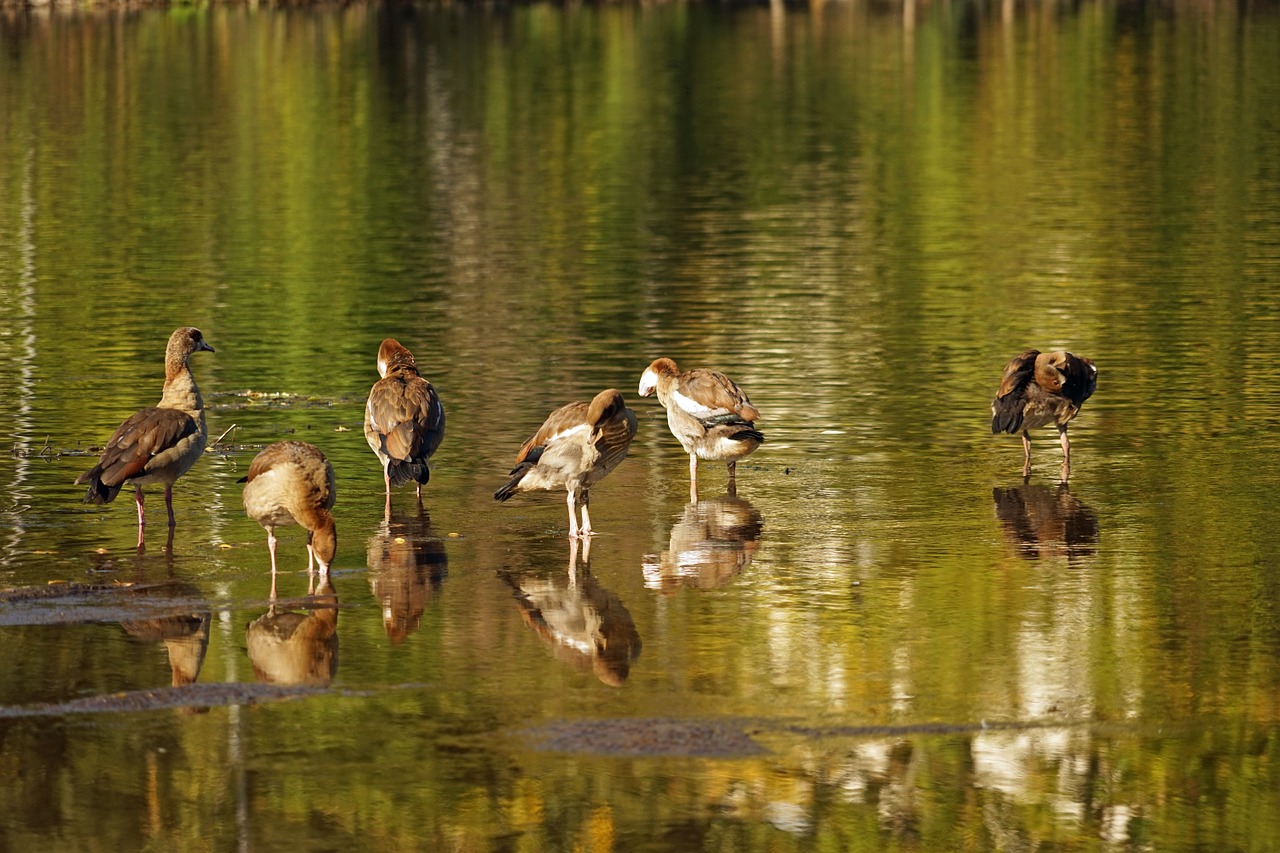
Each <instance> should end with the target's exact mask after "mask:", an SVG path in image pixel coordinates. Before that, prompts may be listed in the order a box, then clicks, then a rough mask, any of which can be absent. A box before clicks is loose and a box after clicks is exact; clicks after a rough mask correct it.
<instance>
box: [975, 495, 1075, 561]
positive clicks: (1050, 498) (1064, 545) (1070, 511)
mask: <svg viewBox="0 0 1280 853" xmlns="http://www.w3.org/2000/svg"><path fill="white" fill-rule="evenodd" d="M991 496H992V500H993V501H994V502H995V511H996V518H997V519H998V520H999V521H1000V528H1001V530H1002V531H1003V532H1004V535H1005V538H1006V539H1008V540H1009V542H1010V543H1011V544H1013V546H1014V547H1015V548H1016V549H1017V552H1018V555H1019V556H1021V557H1024V558H1026V559H1028V560H1038V559H1041V558H1044V557H1061V556H1065V557H1067V558H1068V560H1076V559H1079V558H1081V557H1088V556H1092V555H1093V554H1094V553H1095V551H1096V550H1097V545H1098V538H1099V532H1098V515H1097V513H1095V512H1094V511H1093V510H1092V509H1090V508H1089V506H1088V505H1087V504H1085V503H1084V502H1083V501H1082V500H1080V499H1079V498H1078V497H1076V496H1075V495H1073V494H1071V490H1070V487H1069V486H1068V485H1067V484H1066V483H1058V484H1055V485H1052V486H1049V485H1043V484H1039V483H1034V484H1033V483H1024V484H1022V485H1019V486H1011V487H1004V486H997V487H995V488H994V489H992V490H991Z"/></svg>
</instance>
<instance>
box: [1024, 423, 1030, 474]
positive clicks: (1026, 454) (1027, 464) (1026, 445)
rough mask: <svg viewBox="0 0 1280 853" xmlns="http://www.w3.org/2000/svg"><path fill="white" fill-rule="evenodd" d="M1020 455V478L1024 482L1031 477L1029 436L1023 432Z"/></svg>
mask: <svg viewBox="0 0 1280 853" xmlns="http://www.w3.org/2000/svg"><path fill="white" fill-rule="evenodd" d="M1022 453H1023V460H1022V478H1023V479H1024V480H1025V479H1027V478H1028V477H1030V476H1031V436H1029V435H1027V433H1026V431H1025V430H1024V431H1023V433H1022Z"/></svg>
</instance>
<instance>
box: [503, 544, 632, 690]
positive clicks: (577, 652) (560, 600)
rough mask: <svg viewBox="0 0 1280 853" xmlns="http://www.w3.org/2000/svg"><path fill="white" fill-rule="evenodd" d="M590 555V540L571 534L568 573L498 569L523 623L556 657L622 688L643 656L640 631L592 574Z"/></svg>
mask: <svg viewBox="0 0 1280 853" xmlns="http://www.w3.org/2000/svg"><path fill="white" fill-rule="evenodd" d="M579 547H581V549H582V565H581V567H579V565H578V549H579ZM590 555H591V540H590V539H585V540H582V541H581V543H580V542H579V540H577V539H570V540H569V566H568V571H567V572H560V571H545V570H542V571H534V570H528V571H512V570H506V571H502V572H499V574H500V575H501V577H502V579H503V581H505V582H506V584H507V585H508V586H510V587H511V591H512V594H513V595H514V597H515V600H516V604H517V605H518V606H519V608H520V615H521V617H522V618H523V619H524V622H525V624H526V625H528V626H529V627H530V628H531V629H532V630H533V632H534V633H535V634H537V636H538V638H539V639H541V640H542V641H543V642H544V643H546V644H547V645H548V646H549V647H550V648H551V650H552V652H553V653H554V654H555V656H556V657H557V658H558V659H560V660H563V661H566V662H568V663H569V664H571V665H572V666H574V667H575V668H577V669H580V670H584V671H587V670H589V671H590V672H591V673H592V674H593V675H595V677H596V678H598V679H599V680H600V681H601V682H602V683H604V684H606V685H608V686H610V687H621V686H622V685H623V683H624V682H625V681H626V680H627V676H628V675H630V673H631V665H632V663H633V662H634V661H635V660H636V659H637V658H638V657H639V656H640V632H639V631H637V630H636V623H635V621H634V620H633V619H632V618H631V614H630V613H629V612H627V608H626V607H625V606H624V605H623V603H622V601H621V599H619V598H618V596H617V595H615V594H614V593H613V592H611V591H610V590H608V589H606V588H605V587H603V586H601V584H600V582H599V581H597V580H596V578H595V576H594V575H592V574H591V570H590V568H589V565H588V564H589V562H590Z"/></svg>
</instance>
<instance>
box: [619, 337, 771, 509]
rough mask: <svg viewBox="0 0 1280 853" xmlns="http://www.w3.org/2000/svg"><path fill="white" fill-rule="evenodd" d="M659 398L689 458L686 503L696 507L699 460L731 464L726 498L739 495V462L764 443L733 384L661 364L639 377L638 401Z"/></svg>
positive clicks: (754, 414)
mask: <svg viewBox="0 0 1280 853" xmlns="http://www.w3.org/2000/svg"><path fill="white" fill-rule="evenodd" d="M655 390H656V391H657V392H658V402H659V403H661V404H662V406H663V408H665V409H666V410H667V426H669V427H670V428H671V434H672V435H674V436H675V437H676V440H677V441H679V442H680V446H681V447H683V448H684V452H685V453H688V454H689V499H690V500H691V501H693V502H694V503H697V502H698V460H699V459H713V460H717V461H720V462H727V463H729V494H731V495H732V494H735V493H736V490H737V483H736V477H737V465H738V460H739V459H741V458H743V457H744V456H746V455H747V454H749V453H751V452H752V451H754V450H755V449H756V448H757V447H759V446H760V445H761V444H763V443H764V433H762V432H760V430H758V429H756V427H755V420H756V419H757V418H759V417H760V410H759V409H757V408H756V407H755V406H753V405H751V401H750V400H749V399H747V395H746V393H744V392H743V390H742V389H741V388H739V387H738V386H737V385H736V384H734V382H733V380H731V379H730V378H729V377H727V376H725V375H724V374H723V373H717V372H715V371H714V370H704V369H702V368H698V369H695V370H686V371H685V372H684V373H681V372H680V368H678V367H676V363H675V362H674V361H672V360H671V359H669V358H659V359H657V360H656V361H654V362H653V364H651V365H649V367H648V368H647V369H646V370H645V372H644V373H643V374H642V375H641V376H640V396H641V397H648V396H649V395H650V394H652V393H653V392H654V391H655Z"/></svg>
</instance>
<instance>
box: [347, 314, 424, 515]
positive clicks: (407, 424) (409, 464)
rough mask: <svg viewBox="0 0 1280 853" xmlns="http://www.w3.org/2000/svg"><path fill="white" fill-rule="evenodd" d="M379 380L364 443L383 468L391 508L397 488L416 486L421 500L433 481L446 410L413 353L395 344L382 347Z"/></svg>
mask: <svg viewBox="0 0 1280 853" xmlns="http://www.w3.org/2000/svg"><path fill="white" fill-rule="evenodd" d="M378 375H379V376H381V377H382V378H381V379H379V380H378V381H377V382H375V383H374V385H373V388H372V389H371V390H370V391H369V402H368V404H367V405H366V406H365V409H364V437H365V440H366V441H368V442H369V447H371V448H372V449H373V452H374V453H376V454H377V455H378V460H379V461H381V462H382V475H383V479H384V480H385V482H386V486H387V506H388V507H390V505H391V487H392V486H393V485H395V486H400V485H403V484H405V483H408V482H409V481H411V480H412V481H413V482H414V483H415V484H416V486H417V491H418V497H422V486H423V485H424V484H425V483H426V482H427V481H428V480H429V479H431V469H430V468H429V467H428V466H427V460H428V459H430V458H431V454H433V453H435V452H436V448H438V447H439V446H440V442H441V440H442V439H443V438H444V407H443V406H441V405H440V397H439V395H438V394H436V389H435V388H433V387H431V383H430V382H428V381H427V380H426V379H423V378H422V375H421V374H419V373H418V365H417V362H415V361H414V358H413V353H411V352H409V350H408V349H406V348H405V347H404V346H402V345H401V344H400V342H399V341H397V340H395V339H393V338H387V339H386V340H385V341H383V342H382V346H380V347H378Z"/></svg>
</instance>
